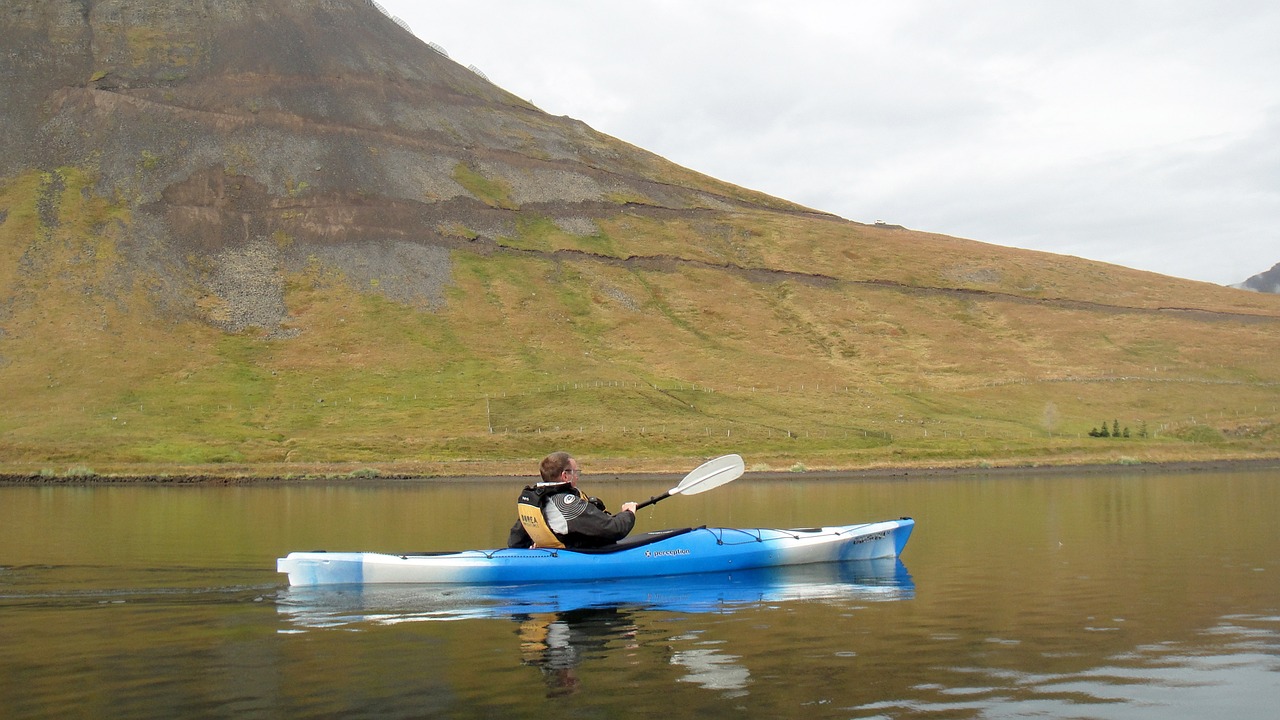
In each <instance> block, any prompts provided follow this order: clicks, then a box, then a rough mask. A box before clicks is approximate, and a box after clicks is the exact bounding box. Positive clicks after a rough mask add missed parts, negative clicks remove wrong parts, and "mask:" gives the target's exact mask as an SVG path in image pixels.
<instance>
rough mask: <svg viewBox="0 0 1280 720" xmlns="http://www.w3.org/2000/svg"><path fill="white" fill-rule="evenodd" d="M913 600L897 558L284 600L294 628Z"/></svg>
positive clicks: (305, 590) (338, 592)
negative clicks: (616, 610) (587, 611)
mask: <svg viewBox="0 0 1280 720" xmlns="http://www.w3.org/2000/svg"><path fill="white" fill-rule="evenodd" d="M914 596H915V584H914V582H913V581H912V579H911V575H910V573H908V572H907V569H906V566H904V565H903V564H902V561H901V560H900V559H898V558H883V559H878V560H851V561H846V562H839V563H819V564H813V565H795V566H784V567H775V568H762V569H758V570H745V571H740V572H734V573H705V574H700V575H677V576H670V577H653V578H629V579H623V580H602V581H596V582H571V583H555V584H551V583H545V584H541V583H539V584H522V585H476V586H459V585H346V586H318V587H314V586H313V587H307V586H298V587H289V588H287V589H286V590H283V591H282V592H281V593H280V595H279V596H278V598H277V608H278V611H279V612H280V614H281V615H282V616H283V617H284V618H285V619H286V620H288V621H289V622H290V623H292V624H293V625H294V626H295V627H297V628H300V629H303V628H321V627H334V626H344V625H354V624H394V623H402V622H424V621H437V620H461V619H472V618H507V619H511V618H518V617H520V616H528V615H535V614H539V613H564V612H570V611H575V610H583V609H593V608H597V609H598V608H629V609H639V610H658V611H668V612H688V613H716V612H718V613H732V612H735V611H736V610H739V609H742V608H749V607H759V606H761V605H767V604H771V603H784V602H798V601H807V602H825V603H833V604H838V603H844V602H850V601H852V602H874V601H892V600H905V599H910V598H913V597H914Z"/></svg>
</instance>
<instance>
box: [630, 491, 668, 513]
mask: <svg viewBox="0 0 1280 720" xmlns="http://www.w3.org/2000/svg"><path fill="white" fill-rule="evenodd" d="M669 497H671V493H670V492H664V493H662V494H661V495H659V496H657V497H651V498H649V499H648V500H645V501H644V502H642V503H640V504H639V505H636V510H639V509H640V508H642V507H649V506H650V505H652V504H654V503H656V502H658V501H659V500H666V499H667V498H669Z"/></svg>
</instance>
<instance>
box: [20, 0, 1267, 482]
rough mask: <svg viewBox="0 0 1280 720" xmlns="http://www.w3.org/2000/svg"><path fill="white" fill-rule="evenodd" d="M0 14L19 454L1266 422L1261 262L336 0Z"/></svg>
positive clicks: (653, 464)
mask: <svg viewBox="0 0 1280 720" xmlns="http://www.w3.org/2000/svg"><path fill="white" fill-rule="evenodd" d="M422 30H425V34H426V35H429V34H430V29H429V28H425V29H422ZM482 31H483V29H482V28H478V29H477V32H482ZM0 39H2V41H3V50H4V52H3V53H0V73H3V77H4V82H3V83H0V122H2V123H3V127H4V129H5V132H4V133H3V134H2V135H0V387H4V388H5V395H6V397H5V402H4V406H3V410H0V467H2V468H7V469H8V470H10V471H12V472H16V473H24V472H41V473H44V474H46V475H68V474H69V475H72V476H76V475H82V474H87V473H90V472H92V473H98V474H102V473H105V472H121V473H148V472H161V471H164V472H169V471H175V472H188V471H190V472H215V473H220V474H234V473H240V472H249V473H265V472H270V473H282V474H305V473H312V472H334V471H337V470H342V469H344V468H350V469H356V470H360V471H366V470H367V471H371V472H384V473H388V472H413V473H421V472H430V473H435V472H447V473H464V474H466V473H476V472H494V471H502V472H505V471H510V470H513V469H514V470H516V471H521V472H528V471H529V468H531V467H532V463H533V461H534V460H535V459H536V458H538V457H541V455H543V454H545V452H547V451H549V450H551V449H555V448H561V447H563V448H568V449H571V450H573V451H575V452H576V453H577V454H579V455H580V456H581V457H583V458H584V460H585V461H586V463H587V464H589V466H590V465H591V464H594V467H595V468H597V469H615V470H624V469H655V468H657V469H676V468H682V467H685V466H688V463H689V462H692V461H693V460H695V459H698V458H701V457H705V456H708V455H714V454H719V453H721V452H726V451H737V452H742V453H743V454H744V456H746V457H747V458H748V462H749V467H756V468H763V467H770V468H774V469H787V468H792V467H795V468H797V469H799V468H802V467H804V468H816V467H853V466H867V465H885V464H892V465H906V464H917V463H932V462H949V463H957V462H959V463H980V464H986V463H992V464H995V463H1001V462H1012V461H1015V460H1019V461H1020V460H1027V459H1031V460H1034V461H1053V462H1079V461H1098V460H1101V461H1107V462H1114V461H1116V459H1117V458H1120V457H1124V458H1126V459H1128V460H1134V461H1144V460H1156V459H1180V458H1199V457H1207V456H1213V457H1228V456H1229V457H1253V456H1258V455H1260V454H1261V455H1265V456H1274V455H1275V454H1276V443H1277V435H1276V432H1275V430H1274V427H1275V420H1276V417H1277V415H1278V414H1280V413H1278V412H1277V408H1276V399H1277V388H1278V387H1280V386H1278V385H1277V383H1280V364H1277V363H1275V362H1274V359H1273V353H1274V349H1275V347H1276V346H1277V339H1278V338H1280V298H1276V297H1273V296H1268V295H1259V294H1256V293H1245V292H1240V291H1238V290H1232V289H1228V288H1221V287H1217V286H1213V285H1209V284H1205V283H1196V282H1190V281H1185V280H1179V279H1175V278H1170V277H1164V276H1160V275H1155V274H1151V273H1145V272H1139V271H1135V270H1130V269H1127V268H1122V267H1117V266H1113V265H1106V264H1102V263H1096V262H1090V261H1086V260H1081V259H1079V258H1072V257H1065V256H1058V255H1050V254H1045V253H1035V252H1029V251H1022V250H1015V249H1010V248H1003V247H999V246H995V245H989V244H984V243H980V242H975V241H971V240H964V239H958V238H951V237H946V236H941V235H936V234H931V233H925V232H918V231H913V230H908V229H904V228H901V227H897V226H885V225H879V226H877V225H868V224H863V223H859V222H853V221H850V220H846V219H842V218H839V217H836V216H834V215H831V214H829V213H824V212H821V211H818V210H814V209H810V208H805V207H802V206H799V205H796V204H795V203H791V202H787V201H785V200H782V199H778V198H773V197H769V196H766V195H764V194H761V193H758V192H754V191H751V190H748V189H744V188H741V187H737V186H734V185H732V184H729V183H725V182H722V181H719V180H716V179H714V178H711V177H707V176H705V175H702V174H699V173H697V172H694V171H692V170H689V169H685V168H682V167H679V166H677V165H674V164H672V163H670V162H668V161H666V160H664V159H663V158H661V157H658V156H657V155H654V154H653V153H649V152H646V151H645V150H643V149H641V148H637V147H634V146H632V145H629V144H627V143H626V142H624V141H622V140H619V139H615V138H612V137H609V136H607V135H604V134H601V133H599V132H596V131H595V130H593V129H591V128H590V127H588V126H587V125H585V124H583V123H582V122H580V121H577V120H574V119H572V118H568V117H555V116H551V115H548V114H547V113H545V112H543V111H541V110H539V109H538V108H537V107H534V106H533V105H531V104H530V103H528V102H527V101H525V100H522V99H520V98H518V97H515V96H514V95H512V94H510V93H508V92H506V91H504V90H503V89H501V88H499V87H496V86H495V85H493V84H491V83H490V82H488V81H487V80H486V79H485V78H483V77H482V76H480V75H479V74H477V73H475V72H472V71H470V70H468V69H466V68H463V67H461V66H459V65H458V64H456V63H454V62H453V61H452V60H450V59H448V58H447V57H446V56H445V55H444V54H443V53H441V52H438V51H437V50H435V49H433V48H432V47H431V46H429V45H428V44H426V43H423V42H422V41H420V40H418V39H417V38H416V37H414V36H413V35H412V34H410V33H409V32H407V31H406V30H405V29H404V28H402V27H401V26H400V25H398V24H396V23H395V22H394V21H393V20H392V19H390V18H388V17H386V16H385V15H384V14H382V13H381V12H380V10H379V9H378V8H377V7H376V6H375V5H374V4H372V3H370V2H367V1H366V0H252V1H250V0H238V1H237V0H219V1H217V2H214V1H211V0H204V1H197V2H191V1H190V0H184V1H183V2H178V1H176V0H152V1H151V2H143V1H142V0H76V1H67V2H46V1H45V0H9V1H8V2H6V3H5V4H4V6H3V8H0ZM1108 421H1115V422H1116V424H1117V427H1118V425H1119V424H1120V423H1122V424H1124V425H1125V426H1126V427H1130V428H1131V429H1132V436H1133V437H1131V438H1130V439H1128V440H1125V439H1123V438H1116V439H1113V440H1114V441H1112V442H1106V441H1101V440H1099V439H1097V438H1095V437H1090V436H1089V431H1090V430H1091V429H1094V428H1096V425H1097V423H1099V422H1104V423H1105V422H1108ZM1140 430H1142V431H1143V432H1142V435H1143V436H1144V437H1143V438H1142V439H1141V440H1138V439H1137V436H1138V434H1139V431H1140ZM175 468H178V470H174V469H175ZM192 468H194V469H192ZM210 468H212V469H210ZM335 468H336V469H337V470H335Z"/></svg>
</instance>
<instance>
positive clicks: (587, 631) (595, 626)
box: [513, 607, 637, 697]
mask: <svg viewBox="0 0 1280 720" xmlns="http://www.w3.org/2000/svg"><path fill="white" fill-rule="evenodd" d="M633 615H634V613H633V612H632V611H630V610H626V609H623V608H617V607H592V608H580V609H577V610H568V611H565V612H557V613H534V614H530V615H516V616H515V617H514V618H513V619H514V620H516V621H517V622H519V623H520V629H519V630H518V634H519V636H520V655H521V659H522V662H523V663H524V664H525V665H531V666H534V667H537V668H538V669H540V670H541V671H542V678H543V681H544V683H545V684H546V686H547V696H548V697H557V696H561V695H569V694H573V693H575V692H577V691H578V689H579V688H580V686H581V684H582V683H581V680H580V679H579V678H578V673H577V668H578V666H579V665H580V664H582V662H583V661H584V660H587V659H590V658H593V657H595V658H598V657H603V656H604V655H605V654H606V652H607V649H608V648H609V647H610V646H611V645H613V644H616V643H618V642H619V641H621V642H622V643H623V645H624V647H627V648H635V647H637V641H636V630H637V627H636V624H635V620H634V618H633Z"/></svg>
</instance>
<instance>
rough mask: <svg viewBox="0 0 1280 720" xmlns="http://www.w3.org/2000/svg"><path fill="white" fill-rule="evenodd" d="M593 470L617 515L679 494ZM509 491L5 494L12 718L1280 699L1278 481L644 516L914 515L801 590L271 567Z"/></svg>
mask: <svg viewBox="0 0 1280 720" xmlns="http://www.w3.org/2000/svg"><path fill="white" fill-rule="evenodd" d="M587 471H588V474H589V471H590V468H587ZM583 483H584V486H585V487H586V488H587V489H588V490H589V491H591V492H594V493H595V494H599V495H601V496H602V497H604V499H605V500H606V501H607V502H608V503H609V504H610V505H611V506H615V507H616V506H617V505H618V504H619V503H621V502H622V501H624V500H629V499H636V500H640V499H644V498H647V497H648V496H650V495H654V494H657V493H658V492H660V491H662V490H664V489H666V488H665V487H660V486H652V485H649V484H595V483H591V482H590V478H584V481H583ZM513 485H514V484H513ZM517 490H518V488H516V487H514V486H512V487H508V486H506V485H503V484H488V483H481V484H468V485H465V486H463V485H441V484H429V483H399V484H385V483H384V484H376V485H370V486H363V485H362V486H355V485H315V486H307V485H296V484H295V485H280V486H265V485H264V486H250V487H230V488H228V487H184V488H163V487H51V488H31V487H0V708H3V709H2V710H0V715H3V716H5V717H16V718H28V717H59V718H62V717H119V718H142V717H156V718H160V717H164V718H172V717H237V718H245V717H249V718H252V717H344V718H345V717H357V718H358V717H370V718H374V717H376V718H401V717H460V718H465V717H539V718H545V717H549V716H552V714H554V715H555V716H563V717H571V718H579V717H590V718H595V717H601V718H612V717H634V716H640V715H643V716H651V715H659V716H674V717H704V718H710V717H716V718H719V717H753V718H754V717H780V718H789V717H805V718H809V717H814V718H827V717H831V718H872V717H877V718H916V717H928V718H970V717H972V718H1004V717H1054V718H1161V719H1163V718H1202V717H1210V716H1223V717H1225V716H1230V717H1234V718H1271V717H1275V714H1276V708H1277V707H1280V524H1278V523H1277V518H1278V517H1280V513H1278V511H1280V470H1277V471H1273V472H1249V473H1231V474H1196V475H1179V474H1173V475H1147V474H1139V475H1132V476H1121V475H1117V476H1107V477H1099V476H1091V477H1083V476H1082V477H1027V478H1004V477H1001V478H998V479H997V478H985V479H984V478H960V479H938V480H934V479H929V480H908V481H893V482H866V481H813V480H793V481H789V482H762V481H751V480H746V479H744V480H740V481H738V482H736V483H733V484H732V485H728V486H725V487H723V488H720V489H718V490H715V491H712V492H710V493H706V494H703V495H698V496H694V497H676V498H671V499H669V500H667V501H664V502H663V503H660V504H658V505H656V506H654V507H652V508H648V509H646V510H644V511H642V514H641V520H640V528H641V529H648V530H652V529H659V528H663V527H672V526H684V525H698V524H713V525H736V526H781V527H801V526H813V525H822V524H840V523H846V522H854V521H862V520H878V519H886V518H896V517H899V516H902V515H910V516H912V517H915V518H916V520H917V522H918V525H917V527H916V532H915V535H914V536H913V537H912V539H911V542H910V543H909V544H908V546H907V550H906V553H905V554H904V556H903V557H902V559H901V562H891V563H876V564H854V565H853V566H849V567H844V566H835V567H818V568H811V569H808V570H806V571H804V572H800V573H798V574H797V575H796V576H794V577H789V578H787V581H786V582H785V583H784V584H761V583H758V582H756V581H755V579H754V578H752V577H750V576H749V575H748V576H740V577H735V578H700V579H689V580H687V581H680V582H674V583H672V582H666V583H655V584H652V585H650V586H637V585H635V584H631V585H627V584H602V585H600V586H599V587H591V588H585V589H581V590H582V593H581V594H574V593H572V592H567V591H566V592H562V593H551V594H545V595H543V594H539V595H531V594H529V593H519V592H508V591H493V592H466V591H457V592H442V591H440V590H438V589H432V588H413V587H402V588H384V589H380V590H377V591H368V592H358V591H354V590H351V589H345V590H338V591H333V590H329V591H316V590H307V591H303V590H292V589H290V588H288V587H287V586H286V585H285V584H284V577H283V576H278V575H277V574H276V573H275V572H274V568H275V558H276V557H277V556H279V555H282V554H284V553H286V552H288V551H289V550H298V549H319V548H324V549H367V550H391V551H414V550H419V551H421V550H445V549H459V548H464V547H491V546H496V545H498V544H501V542H502V541H503V539H505V537H506V531H507V528H508V527H509V526H510V524H511V522H512V519H513V518H512V513H513V508H512V505H513V504H514V500H515V493H516V491H517ZM584 595H585V596H586V597H585V598H584ZM587 601H591V603H588V602H587ZM592 603H594V604H595V605H597V606H595V607H592V606H587V607H583V605H584V604H588V605H590V604H592Z"/></svg>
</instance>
